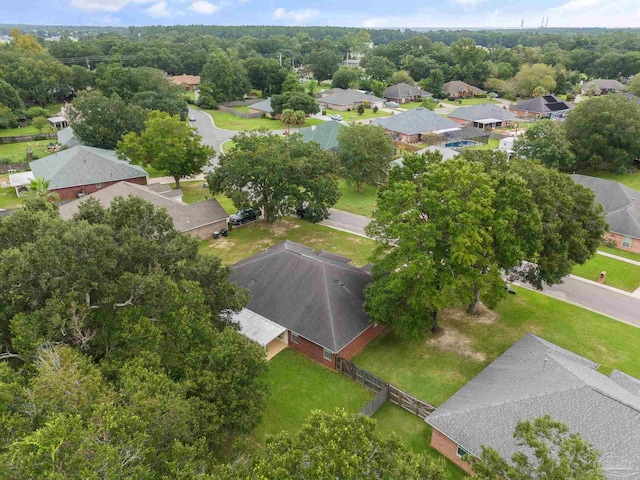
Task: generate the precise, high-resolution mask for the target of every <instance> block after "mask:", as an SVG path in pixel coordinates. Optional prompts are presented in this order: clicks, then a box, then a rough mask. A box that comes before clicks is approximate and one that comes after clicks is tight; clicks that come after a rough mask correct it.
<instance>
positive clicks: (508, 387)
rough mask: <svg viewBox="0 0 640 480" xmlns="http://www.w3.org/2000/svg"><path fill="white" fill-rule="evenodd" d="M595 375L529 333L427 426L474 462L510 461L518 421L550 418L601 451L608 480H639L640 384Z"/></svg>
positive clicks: (575, 358)
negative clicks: (494, 457)
mask: <svg viewBox="0 0 640 480" xmlns="http://www.w3.org/2000/svg"><path fill="white" fill-rule="evenodd" d="M596 368H597V364H596V363H594V362H591V361H589V360H587V359H585V358H583V357H580V356H578V355H576V354H574V353H572V352H570V351H568V350H565V349H563V348H560V347H558V346H557V345H554V344H553V343H550V342H547V341H545V340H543V339H541V338H539V337H536V336H535V335H531V334H527V335H526V336H525V337H523V338H522V339H521V340H520V341H518V342H517V343H516V344H514V345H513V346H512V347H511V348H509V349H508V350H507V351H506V352H505V353H504V354H502V355H501V356H500V357H499V358H498V359H496V360H495V361H494V362H493V363H492V364H490V365H489V366H488V367H487V368H485V369H484V370H483V371H482V372H481V373H480V374H479V375H477V376H476V377H475V378H474V379H472V380H471V381H470V382H469V383H467V384H466V385H465V386H464V387H462V388H461V389H460V390H459V391H458V392H456V393H455V394H454V395H453V396H452V397H451V398H450V399H449V400H447V401H446V402H445V403H444V404H442V405H441V406H440V407H438V408H437V409H436V411H435V412H434V413H433V414H432V415H430V416H429V417H427V419H426V421H427V423H429V424H430V425H431V426H433V427H434V428H436V429H437V430H439V431H441V432H442V433H443V434H445V435H446V436H447V437H449V438H451V439H452V440H453V441H455V442H457V443H458V444H460V445H462V446H463V447H464V448H465V449H466V450H467V451H469V452H470V453H472V454H473V455H476V456H480V454H481V446H482V445H487V446H492V447H494V448H496V449H497V450H498V452H500V454H501V455H502V456H503V457H505V458H510V457H511V455H512V454H513V453H514V452H515V451H516V450H517V447H516V445H515V442H514V440H513V431H514V429H515V427H516V424H517V422H518V420H522V419H532V418H535V417H538V416H541V415H545V414H549V415H551V416H552V417H553V418H555V419H557V420H559V421H560V422H563V423H565V424H567V425H568V426H569V428H570V429H571V431H574V432H579V433H581V434H582V435H583V437H584V438H585V439H586V440H588V441H590V442H591V443H593V444H594V446H595V447H596V448H597V449H598V450H600V452H601V456H602V463H603V467H604V470H605V474H606V475H607V477H608V478H611V479H632V478H636V479H637V478H638V476H637V475H638V472H640V397H639V396H638V394H637V383H635V382H637V379H634V378H633V377H628V376H627V377H628V378H625V379H623V380H621V379H620V378H621V376H619V375H615V376H614V375H613V374H612V378H609V377H606V376H605V375H603V374H601V373H598V372H597V371H596ZM622 375H624V374H622ZM629 379H631V380H629ZM629 384H631V385H632V388H629V386H628V385H629Z"/></svg>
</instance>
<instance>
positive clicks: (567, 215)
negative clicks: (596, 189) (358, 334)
mask: <svg viewBox="0 0 640 480" xmlns="http://www.w3.org/2000/svg"><path fill="white" fill-rule="evenodd" d="M558 199H561V201H558ZM604 231H605V222H604V220H603V219H602V217H601V207H600V206H598V207H596V206H595V204H594V196H593V193H592V192H591V191H590V190H588V189H586V188H584V187H582V186H579V185H576V184H575V183H574V182H573V181H572V180H571V178H570V177H569V176H568V175H566V174H562V173H559V172H558V171H557V170H554V169H548V168H546V167H545V166H543V165H541V164H538V163H536V162H533V161H530V160H515V161H511V162H507V161H506V157H505V156H504V155H503V154H502V153H498V152H486V151H473V152H464V153H462V154H461V155H459V156H458V157H457V158H455V159H453V160H448V161H446V162H443V161H442V156H441V155H440V154H439V153H431V152H427V153H426V154H424V155H417V154H412V155H408V156H406V157H405V158H404V164H403V166H396V167H394V168H392V169H391V171H390V173H389V180H388V185H387V186H385V187H383V188H381V189H380V191H379V193H378V205H377V210H376V212H375V213H374V216H373V220H372V222H371V223H370V224H369V225H368V227H367V233H368V234H369V235H371V236H373V237H375V238H376V239H378V240H379V242H380V243H379V247H378V248H377V250H376V253H375V258H374V262H373V269H372V270H373V277H374V281H373V283H371V284H370V285H369V286H368V287H367V289H366V292H365V293H366V302H365V310H366V311H367V313H368V314H369V316H370V317H371V318H372V319H373V320H374V321H375V322H378V323H381V324H386V325H390V327H391V328H392V329H393V330H394V331H395V332H397V333H399V334H402V335H405V336H409V337H420V336H422V335H423V334H424V332H425V331H426V330H427V329H435V328H437V323H436V315H437V312H438V310H440V309H442V308H445V307H452V306H457V305H467V306H468V309H469V311H470V313H472V314H475V313H477V312H478V307H479V303H480V300H482V301H483V302H484V303H485V304H486V305H487V306H488V307H489V308H492V307H494V306H495V305H496V304H497V303H498V301H499V300H500V299H501V298H502V297H503V296H504V295H505V294H506V293H505V288H504V280H503V277H502V274H503V272H514V273H513V274H514V275H516V276H517V278H519V279H520V280H522V281H525V282H528V283H530V284H532V285H533V286H534V287H536V288H541V287H542V285H543V283H548V284H554V283H559V282H561V280H562V278H563V277H564V276H566V275H567V274H569V273H570V272H571V269H572V267H573V266H574V265H575V264H582V263H584V262H585V261H586V260H587V259H588V258H589V257H591V256H592V255H593V254H594V253H595V251H596V248H597V246H598V244H599V242H600V239H601V237H602V235H603V233H604ZM523 262H524V263H523ZM514 269H515V270H514ZM425 312H428V313H429V315H425Z"/></svg>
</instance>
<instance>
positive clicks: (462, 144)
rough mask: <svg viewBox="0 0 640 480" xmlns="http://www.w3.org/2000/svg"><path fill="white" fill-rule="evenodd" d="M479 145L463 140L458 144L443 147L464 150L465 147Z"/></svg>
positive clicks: (448, 144)
mask: <svg viewBox="0 0 640 480" xmlns="http://www.w3.org/2000/svg"><path fill="white" fill-rule="evenodd" d="M478 145H480V144H479V143H478V142H474V141H472V140H463V141H460V142H453V143H447V144H446V145H445V147H449V148H465V147H477V146H478Z"/></svg>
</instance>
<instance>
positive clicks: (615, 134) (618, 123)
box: [565, 95, 640, 172]
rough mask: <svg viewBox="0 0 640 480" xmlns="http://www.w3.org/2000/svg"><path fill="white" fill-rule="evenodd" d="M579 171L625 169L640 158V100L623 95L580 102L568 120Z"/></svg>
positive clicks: (569, 133)
mask: <svg viewBox="0 0 640 480" xmlns="http://www.w3.org/2000/svg"><path fill="white" fill-rule="evenodd" d="M565 129H566V132H567V140H569V142H570V144H571V150H572V151H573V153H574V155H575V157H576V163H575V168H576V170H578V171H586V172H594V171H597V170H606V171H622V172H624V171H625V170H626V168H628V167H630V166H632V165H633V163H634V162H635V161H636V160H637V159H638V158H640V103H635V102H630V101H628V100H627V99H626V98H625V97H624V96H622V95H603V96H601V97H594V98H590V99H589V100H587V101H583V102H580V103H579V104H578V105H577V106H576V108H574V109H573V110H572V111H571V112H570V113H569V115H568V116H567V120H566V121H565Z"/></svg>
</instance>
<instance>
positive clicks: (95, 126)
mask: <svg viewBox="0 0 640 480" xmlns="http://www.w3.org/2000/svg"><path fill="white" fill-rule="evenodd" d="M67 113H68V115H69V123H70V125H71V128H73V131H74V132H75V133H76V135H77V136H78V137H79V138H80V139H81V140H82V142H83V143H84V144H85V145H89V146H92V147H99V148H107V149H115V148H116V145H117V144H118V142H119V141H120V139H121V138H122V136H123V135H126V134H127V133H129V132H136V133H139V132H141V131H142V129H143V128H144V121H145V119H146V117H147V111H146V110H145V109H143V108H142V107H139V106H138V105H130V104H127V103H126V102H125V101H124V100H123V99H121V98H120V97H119V96H118V95H117V94H114V95H112V96H111V97H105V96H104V95H102V94H101V93H100V92H98V91H87V92H80V93H79V94H78V96H77V97H76V98H75V99H74V100H73V103H72V104H71V106H70V107H69V109H68V111H67Z"/></svg>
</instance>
